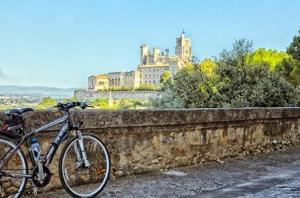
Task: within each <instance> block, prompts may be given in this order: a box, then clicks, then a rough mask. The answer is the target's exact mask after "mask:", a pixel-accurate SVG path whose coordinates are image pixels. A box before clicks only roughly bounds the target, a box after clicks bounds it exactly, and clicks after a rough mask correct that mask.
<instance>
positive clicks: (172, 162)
mask: <svg viewBox="0 0 300 198" xmlns="http://www.w3.org/2000/svg"><path fill="white" fill-rule="evenodd" d="M60 115H61V113H59V112H55V111H52V112H50V111H36V112H33V113H28V115H27V116H26V119H27V125H28V126H27V128H28V130H30V129H32V128H36V127H38V126H40V125H42V124H44V123H47V122H49V121H51V120H53V119H55V118H56V117H59V116H60ZM2 116H3V115H1V114H0V118H1V117H2ZM72 118H73V122H78V120H81V121H83V122H84V125H83V127H82V131H84V132H91V133H94V134H96V135H97V136H98V137H100V138H101V139H102V140H103V141H104V142H105V144H106V145H107V147H108V149H109V151H110V154H111V160H112V171H111V173H112V178H117V177H120V176H124V175H131V174H136V173H143V172H147V171H158V170H165V169H169V168H173V167H179V166H187V165H192V164H198V163H203V162H205V161H211V160H218V159H223V158H227V157H233V156H237V155H246V154H250V153H259V152H270V151H273V150H278V149H283V148H285V147H287V146H292V145H294V144H297V143H298V142H299V140H300V125H299V124H300V108H243V109H182V110H109V111H108V110H107V111H105V110H85V111H77V112H75V111H74V112H73V113H72ZM55 132H56V129H51V130H49V131H47V133H45V134H43V135H40V136H39V142H42V149H43V150H44V151H45V150H46V148H47V147H48V145H49V144H48V143H47V142H49V141H51V139H52V137H53V136H54V135H55V134H56V133H55ZM62 147H63V146H62ZM62 147H60V148H59V151H58V152H57V153H56V155H57V156H56V158H55V159H54V161H53V163H52V165H51V167H50V169H51V171H52V172H53V173H54V174H55V175H54V176H53V177H52V181H51V185H50V187H48V188H46V190H47V189H49V188H51V187H54V186H55V187H58V186H60V182H59V181H58V180H59V178H58V173H57V167H58V166H57V163H58V156H59V155H60V151H61V149H62Z"/></svg>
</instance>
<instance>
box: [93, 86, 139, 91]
mask: <svg viewBox="0 0 300 198" xmlns="http://www.w3.org/2000/svg"><path fill="white" fill-rule="evenodd" d="M97 91H98V92H106V91H134V87H128V86H110V87H108V88H106V89H99V90H97Z"/></svg>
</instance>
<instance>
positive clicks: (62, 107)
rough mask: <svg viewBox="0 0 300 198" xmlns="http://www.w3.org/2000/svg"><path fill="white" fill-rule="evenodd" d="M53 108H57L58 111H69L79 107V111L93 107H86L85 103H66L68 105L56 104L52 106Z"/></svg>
mask: <svg viewBox="0 0 300 198" xmlns="http://www.w3.org/2000/svg"><path fill="white" fill-rule="evenodd" d="M54 107H55V108H58V109H59V110H63V111H68V110H69V109H72V108H75V107H80V108H81V109H86V108H87V107H93V106H90V105H88V104H87V103H86V102H79V101H77V102H68V103H61V102H59V103H57V105H55V106H54Z"/></svg>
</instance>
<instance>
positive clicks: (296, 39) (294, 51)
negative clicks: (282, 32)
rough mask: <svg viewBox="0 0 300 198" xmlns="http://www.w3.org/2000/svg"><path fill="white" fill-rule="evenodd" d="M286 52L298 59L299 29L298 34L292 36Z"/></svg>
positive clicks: (299, 54)
mask: <svg viewBox="0 0 300 198" xmlns="http://www.w3.org/2000/svg"><path fill="white" fill-rule="evenodd" d="M287 53H288V54H290V55H291V56H292V57H293V58H294V59H296V60H298V61H300V29H299V31H298V35H295V36H294V38H293V41H292V42H291V44H290V45H289V47H288V48H287Z"/></svg>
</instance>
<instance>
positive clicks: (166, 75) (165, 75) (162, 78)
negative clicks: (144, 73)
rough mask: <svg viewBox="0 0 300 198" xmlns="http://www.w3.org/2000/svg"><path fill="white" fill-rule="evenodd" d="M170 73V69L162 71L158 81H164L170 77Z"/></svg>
mask: <svg viewBox="0 0 300 198" xmlns="http://www.w3.org/2000/svg"><path fill="white" fill-rule="evenodd" d="M171 76H172V74H171V72H170V71H164V72H163V73H162V75H161V78H160V83H165V82H167V81H168V80H169V79H170V78H171Z"/></svg>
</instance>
